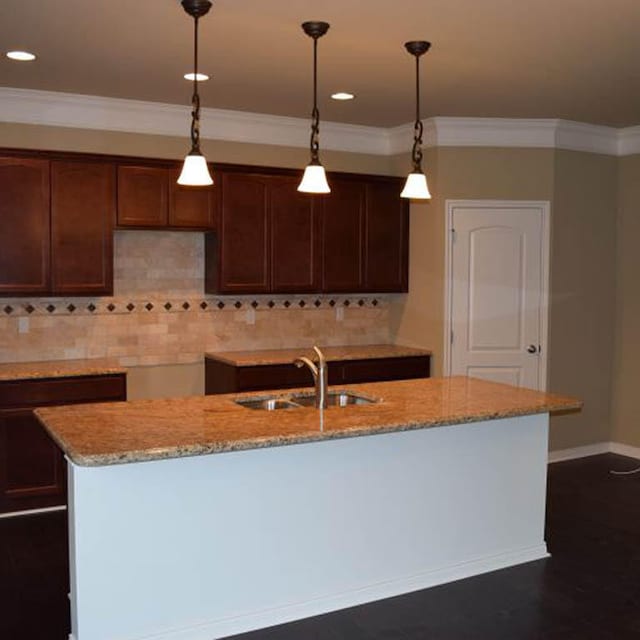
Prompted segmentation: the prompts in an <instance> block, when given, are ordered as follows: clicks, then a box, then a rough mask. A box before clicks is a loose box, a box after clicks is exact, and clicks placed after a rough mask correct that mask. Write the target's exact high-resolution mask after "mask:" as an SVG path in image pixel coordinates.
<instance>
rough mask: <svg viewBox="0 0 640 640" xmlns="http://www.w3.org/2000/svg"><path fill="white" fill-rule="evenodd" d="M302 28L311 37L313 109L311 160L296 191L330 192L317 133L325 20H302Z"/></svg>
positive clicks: (326, 25) (327, 27)
mask: <svg viewBox="0 0 640 640" xmlns="http://www.w3.org/2000/svg"><path fill="white" fill-rule="evenodd" d="M302 30H303V31H304V32H305V33H306V34H307V35H308V36H309V37H310V38H313V111H312V112H311V141H310V148H311V162H309V164H308V165H307V167H306V169H305V170H304V175H303V176H302V180H301V182H300V185H299V186H298V191H302V192H304V193H330V192H331V189H330V188H329V184H328V182H327V176H326V174H325V172H324V167H323V166H322V165H321V164H320V158H319V155H318V150H319V148H320V145H319V143H318V134H319V133H320V112H319V111H318V38H321V37H322V36H323V35H324V34H325V33H327V31H328V30H329V24H328V23H327V22H304V23H303V24H302Z"/></svg>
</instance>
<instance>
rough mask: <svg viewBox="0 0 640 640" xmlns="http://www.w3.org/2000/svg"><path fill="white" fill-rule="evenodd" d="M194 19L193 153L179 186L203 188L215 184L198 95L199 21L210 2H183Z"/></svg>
mask: <svg viewBox="0 0 640 640" xmlns="http://www.w3.org/2000/svg"><path fill="white" fill-rule="evenodd" d="M182 7H183V9H184V10H185V11H186V12H187V13H188V14H189V15H190V16H191V17H192V18H193V25H194V26H193V96H192V98H191V151H189V153H188V155H187V157H186V158H185V159H184V164H183V165H182V171H181V172H180V176H179V178H178V184H182V185H187V186H192V187H202V186H207V185H212V184H213V179H212V178H211V174H210V173H209V167H208V166H207V161H206V160H205V157H204V156H203V155H202V152H201V151H200V96H199V95H198V20H199V19H200V18H201V17H202V16H204V15H206V14H207V13H208V12H209V9H211V2H210V0H182Z"/></svg>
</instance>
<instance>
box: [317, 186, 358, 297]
mask: <svg viewBox="0 0 640 640" xmlns="http://www.w3.org/2000/svg"><path fill="white" fill-rule="evenodd" d="M330 183H331V193H330V194H329V195H326V196H318V199H319V200H321V203H322V290H323V291H327V292H329V291H331V292H333V291H336V292H340V291H343V292H356V291H360V290H362V288H363V286H364V260H363V258H364V246H363V242H364V217H365V183H364V182H363V181H362V180H346V179H345V180H341V179H337V178H335V177H333V178H332V179H331V180H330Z"/></svg>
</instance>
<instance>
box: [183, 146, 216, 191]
mask: <svg viewBox="0 0 640 640" xmlns="http://www.w3.org/2000/svg"><path fill="white" fill-rule="evenodd" d="M178 184H183V185H186V186H191V187H205V186H208V185H210V184H213V178H212V177H211V174H210V173H209V167H208V166H207V161H206V160H205V157H204V156H203V155H202V154H200V153H190V154H189V155H188V156H187V157H186V158H185V159H184V164H183V165H182V171H181V172H180V177H179V178H178Z"/></svg>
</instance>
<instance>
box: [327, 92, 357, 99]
mask: <svg viewBox="0 0 640 640" xmlns="http://www.w3.org/2000/svg"><path fill="white" fill-rule="evenodd" d="M331 97H332V98H333V99H334V100H353V99H354V98H355V96H354V95H353V93H347V92H346V91H338V93H332V94H331Z"/></svg>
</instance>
